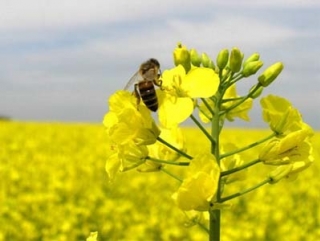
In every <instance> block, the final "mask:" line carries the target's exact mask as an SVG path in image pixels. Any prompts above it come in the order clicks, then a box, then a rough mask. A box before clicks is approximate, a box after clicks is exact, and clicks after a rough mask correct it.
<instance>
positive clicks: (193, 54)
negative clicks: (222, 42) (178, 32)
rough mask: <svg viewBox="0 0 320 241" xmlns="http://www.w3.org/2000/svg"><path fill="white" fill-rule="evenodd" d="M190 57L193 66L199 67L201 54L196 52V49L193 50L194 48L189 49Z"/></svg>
mask: <svg viewBox="0 0 320 241" xmlns="http://www.w3.org/2000/svg"><path fill="white" fill-rule="evenodd" d="M190 59H191V63H192V64H193V65H194V66H197V67H200V65H201V56H200V55H199V54H198V52H197V50H195V49H191V50H190Z"/></svg>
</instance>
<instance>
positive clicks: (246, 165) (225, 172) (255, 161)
mask: <svg viewBox="0 0 320 241" xmlns="http://www.w3.org/2000/svg"><path fill="white" fill-rule="evenodd" d="M260 162H261V160H260V159H257V160H254V161H251V162H248V163H246V164H244V165H241V166H238V167H236V168H233V169H230V170H228V171H224V172H221V174H220V176H221V177H223V176H227V175H230V174H232V173H235V172H238V171H241V170H243V169H246V168H248V167H250V166H253V165H255V164H257V163H260Z"/></svg>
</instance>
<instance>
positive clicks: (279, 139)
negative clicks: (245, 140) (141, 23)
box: [104, 44, 313, 212]
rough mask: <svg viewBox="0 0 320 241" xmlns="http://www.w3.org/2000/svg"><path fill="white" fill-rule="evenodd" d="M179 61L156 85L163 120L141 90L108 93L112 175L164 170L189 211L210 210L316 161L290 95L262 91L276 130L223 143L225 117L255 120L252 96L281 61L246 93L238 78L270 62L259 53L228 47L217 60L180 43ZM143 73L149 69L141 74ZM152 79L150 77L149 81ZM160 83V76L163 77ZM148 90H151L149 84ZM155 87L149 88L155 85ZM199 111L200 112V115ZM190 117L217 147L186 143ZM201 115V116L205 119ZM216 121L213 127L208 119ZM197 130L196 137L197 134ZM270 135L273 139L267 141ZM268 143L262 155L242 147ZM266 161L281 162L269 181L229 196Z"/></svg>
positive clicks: (108, 167) (275, 74)
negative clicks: (251, 155)
mask: <svg viewBox="0 0 320 241" xmlns="http://www.w3.org/2000/svg"><path fill="white" fill-rule="evenodd" d="M173 58H174V64H175V67H173V68H171V69H168V70H164V71H163V74H162V76H161V77H160V79H161V81H159V82H157V83H161V88H157V90H156V93H155V94H156V97H154V98H157V102H158V106H159V108H158V112H157V115H158V120H157V121H155V120H154V119H155V114H154V115H153V114H151V112H150V110H149V109H148V107H147V106H145V104H144V103H143V101H137V98H139V96H138V97H137V93H136V94H135V95H132V94H131V93H130V92H128V91H117V92H116V93H114V94H113V95H112V96H111V97H110V99H109V112H108V113H107V114H106V115H105V117H104V125H105V127H106V132H107V135H108V140H109V142H110V146H111V150H112V154H111V155H110V157H109V158H108V160H107V162H106V171H107V173H108V176H109V178H110V179H112V178H114V176H115V174H116V173H117V172H119V171H126V170H131V169H133V168H136V169H137V170H138V171H141V172H152V171H159V170H162V171H164V172H165V173H167V174H169V175H170V176H171V177H174V178H175V179H177V180H178V181H180V182H181V185H180V187H179V188H178V190H177V191H176V192H175V193H174V194H173V199H174V200H175V202H176V204H177V205H178V207H179V208H181V209H182V210H184V211H194V210H195V211H209V212H212V210H215V209H216V208H222V207H223V206H225V204H224V202H226V201H228V200H230V199H232V198H235V197H237V196H239V195H243V194H245V193H247V192H249V191H252V190H254V189H256V188H258V187H260V186H262V185H264V184H265V183H276V182H278V181H279V180H281V179H282V178H284V177H290V178H293V177H295V176H296V174H297V173H298V172H300V171H302V170H304V169H305V168H306V167H308V166H309V165H310V164H311V163H312V161H313V154H312V146H311V144H310V141H309V139H310V137H311V135H312V130H311V128H310V127H309V126H308V125H307V124H306V123H304V122H303V121H302V118H301V115H300V113H299V112H298V110H296V109H295V108H293V107H292V106H291V104H290V103H289V102H288V101H287V100H285V99H284V98H281V97H277V96H273V95H269V96H267V97H265V98H262V99H261V106H262V110H263V119H264V121H266V122H267V123H268V124H269V126H270V129H271V130H272V132H273V133H272V135H270V136H269V137H267V138H265V139H262V140H260V141H257V142H255V143H253V144H250V145H248V146H244V147H239V148H237V147H236V146H235V145H233V144H223V145H222V144H220V141H219V138H220V133H221V130H222V129H223V127H224V123H225V122H226V121H234V120H235V118H239V119H242V120H245V121H249V120H250V119H249V114H248V113H249V110H250V109H251V108H252V104H253V101H254V100H255V99H256V98H258V97H259V96H260V95H261V94H262V92H263V89H264V88H266V87H268V86H269V85H270V84H271V83H272V82H273V81H274V80H275V79H276V78H277V77H278V75H279V74H280V73H281V71H282V70H283V64H282V63H281V62H277V63H275V64H273V65H271V66H270V67H268V68H267V69H265V70H264V71H263V72H262V74H260V75H259V77H258V78H257V80H256V82H255V83H254V84H253V86H252V87H251V89H250V90H249V91H248V93H246V94H244V95H243V94H239V93H237V90H236V84H237V82H238V81H239V80H241V79H244V78H248V77H251V76H253V75H254V74H256V73H257V72H258V71H259V69H260V68H261V67H262V66H263V62H262V61H261V60H260V55H259V54H257V53H254V54H252V55H251V56H249V57H248V58H247V59H245V60H244V54H243V53H242V52H241V51H240V50H239V49H238V48H233V49H232V50H231V51H230V52H229V50H227V49H223V50H221V51H220V52H219V53H218V55H217V58H216V61H215V62H214V61H213V60H212V59H211V58H210V57H209V56H208V55H207V54H205V53H203V54H201V55H200V54H198V52H197V51H196V50H195V49H190V50H188V49H187V48H186V47H185V46H183V45H181V44H178V46H177V48H176V49H175V50H174V52H173ZM141 78H142V79H141V80H143V76H141ZM150 82H151V81H150ZM159 85H160V84H159ZM148 93H149V92H148ZM149 94H150V93H149ZM195 112H198V114H199V118H196V117H195V116H196V115H194V113H195ZM188 118H190V119H191V120H192V121H193V122H194V123H195V124H196V125H197V127H199V129H200V133H202V134H204V135H205V137H207V139H208V142H209V144H210V146H211V148H208V150H205V149H203V150H201V152H199V153H195V154H194V155H193V156H192V155H190V153H193V152H192V150H191V151H190V150H187V149H186V145H185V138H184V136H183V133H182V131H181V129H180V128H179V125H180V124H181V123H182V122H184V121H186V120H187V119H188ZM198 119H199V120H198ZM206 123H211V125H210V127H211V131H208V128H207V127H206V126H205V124H206ZM195 138H197V137H195ZM267 141H268V142H267ZM261 143H266V144H265V146H264V147H263V148H262V150H261V152H260V153H259V158H258V159H257V160H251V161H247V160H243V159H242V158H240V155H239V153H240V152H242V151H245V150H248V149H250V148H254V147H255V146H257V145H260V144H261ZM258 163H263V164H265V165H275V166H277V168H276V169H275V170H273V171H272V172H271V173H270V175H269V177H268V179H267V181H263V182H261V183H260V184H258V185H257V186H256V187H251V188H249V189H247V190H244V191H241V192H238V193H235V194H233V195H230V196H226V197H224V196H223V191H224V189H225V185H229V184H232V183H234V182H236V181H242V180H245V178H246V177H247V175H246V170H247V168H249V167H250V166H252V165H256V164H258ZM172 165H177V166H184V167H186V170H187V171H186V172H178V174H176V173H173V172H172V170H170V167H171V166H172Z"/></svg>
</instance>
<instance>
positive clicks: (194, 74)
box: [157, 65, 220, 128]
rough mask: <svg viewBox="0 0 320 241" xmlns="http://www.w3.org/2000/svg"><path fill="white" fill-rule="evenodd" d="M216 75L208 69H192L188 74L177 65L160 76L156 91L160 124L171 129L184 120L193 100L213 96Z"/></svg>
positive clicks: (189, 111) (192, 104)
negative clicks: (160, 80) (159, 86)
mask: <svg viewBox="0 0 320 241" xmlns="http://www.w3.org/2000/svg"><path fill="white" fill-rule="evenodd" d="M219 82H220V81H219V77H218V75H217V74H216V73H215V72H214V71H213V70H212V69H209V68H201V67H194V68H192V69H191V70H190V71H189V72H188V74H186V72H185V70H184V68H183V67H182V66H181V65H179V66H177V67H175V68H173V69H170V70H166V71H164V72H163V74H162V88H163V89H164V90H165V91H158V92H157V93H159V94H158V99H159V112H158V113H159V120H160V123H161V124H162V125H163V126H165V127H167V128H171V127H172V126H175V125H177V124H179V123H181V122H183V121H184V120H186V119H187V118H188V117H189V116H190V115H191V113H192V112H193V109H194V103H193V99H194V98H208V97H210V96H213V95H214V94H215V93H216V91H217V89H218V86H219Z"/></svg>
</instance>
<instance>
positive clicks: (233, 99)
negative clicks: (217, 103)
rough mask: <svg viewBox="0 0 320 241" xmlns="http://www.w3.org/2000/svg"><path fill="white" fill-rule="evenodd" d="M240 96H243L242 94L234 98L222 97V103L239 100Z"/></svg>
mask: <svg viewBox="0 0 320 241" xmlns="http://www.w3.org/2000/svg"><path fill="white" fill-rule="evenodd" d="M242 98H244V97H243V96H239V97H235V98H228V99H223V100H222V103H226V102H229V101H235V100H241V99H242Z"/></svg>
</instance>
